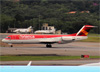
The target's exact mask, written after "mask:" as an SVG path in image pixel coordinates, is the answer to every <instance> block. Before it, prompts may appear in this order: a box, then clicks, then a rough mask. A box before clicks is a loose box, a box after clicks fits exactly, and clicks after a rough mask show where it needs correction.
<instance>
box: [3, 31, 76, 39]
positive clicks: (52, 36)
mask: <svg viewBox="0 0 100 72" xmlns="http://www.w3.org/2000/svg"><path fill="white" fill-rule="evenodd" d="M62 36H76V33H75V34H69V35H30V34H21V35H9V36H8V37H10V39H8V38H5V39H7V40H29V39H37V38H55V37H62Z"/></svg>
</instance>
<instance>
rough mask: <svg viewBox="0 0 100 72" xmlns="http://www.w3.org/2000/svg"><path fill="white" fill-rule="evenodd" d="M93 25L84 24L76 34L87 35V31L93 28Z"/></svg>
mask: <svg viewBox="0 0 100 72" xmlns="http://www.w3.org/2000/svg"><path fill="white" fill-rule="evenodd" d="M93 27H95V26H91V25H84V26H83V27H82V28H81V29H80V30H79V32H78V33H77V35H76V36H87V35H88V32H89V31H90V29H91V28H93Z"/></svg>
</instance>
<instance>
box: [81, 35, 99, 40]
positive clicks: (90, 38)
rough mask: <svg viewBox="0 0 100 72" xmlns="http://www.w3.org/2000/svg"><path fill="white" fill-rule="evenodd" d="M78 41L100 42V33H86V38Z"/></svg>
mask: <svg viewBox="0 0 100 72" xmlns="http://www.w3.org/2000/svg"><path fill="white" fill-rule="evenodd" d="M80 42H100V34H88V38H87V39H85V40H81V41H80Z"/></svg>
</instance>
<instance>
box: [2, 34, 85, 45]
mask: <svg viewBox="0 0 100 72" xmlns="http://www.w3.org/2000/svg"><path fill="white" fill-rule="evenodd" d="M83 39H87V36H75V35H74V34H73V35H30V34H27V35H25V34H21V35H10V36H8V37H7V38H5V39H3V40H2V41H3V42H5V43H11V44H34V43H44V44H48V43H50V44H53V43H59V44H63V43H69V42H73V41H77V40H83Z"/></svg>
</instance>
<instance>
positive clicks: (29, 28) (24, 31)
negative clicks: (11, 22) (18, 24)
mask: <svg viewBox="0 0 100 72" xmlns="http://www.w3.org/2000/svg"><path fill="white" fill-rule="evenodd" d="M13 32H14V33H31V32H32V26H30V27H28V28H19V29H16V30H14V31H13Z"/></svg>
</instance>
